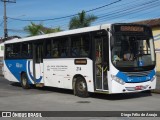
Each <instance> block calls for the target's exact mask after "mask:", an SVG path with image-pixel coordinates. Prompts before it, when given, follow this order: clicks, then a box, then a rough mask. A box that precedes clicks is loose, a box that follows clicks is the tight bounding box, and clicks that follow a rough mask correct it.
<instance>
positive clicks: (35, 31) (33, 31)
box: [24, 22, 62, 36]
mask: <svg viewBox="0 0 160 120" xmlns="http://www.w3.org/2000/svg"><path fill="white" fill-rule="evenodd" d="M24 30H25V31H27V32H28V33H29V34H30V36H35V35H42V34H48V33H55V32H60V31H62V30H61V29H60V27H58V28H54V29H53V28H48V27H44V26H43V25H42V24H35V23H33V22H31V25H28V26H26V27H24Z"/></svg>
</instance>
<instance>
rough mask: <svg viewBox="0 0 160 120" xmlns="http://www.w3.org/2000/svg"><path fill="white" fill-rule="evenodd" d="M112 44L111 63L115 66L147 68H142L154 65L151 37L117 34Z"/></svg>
mask: <svg viewBox="0 0 160 120" xmlns="http://www.w3.org/2000/svg"><path fill="white" fill-rule="evenodd" d="M112 46H113V47H112V63H113V64H114V66H115V67H117V68H127V69H128V68H131V69H133V68H134V69H136V70H140V69H142V68H143V70H147V69H144V68H146V67H149V66H154V65H155V53H154V43H153V38H152V37H149V36H147V37H146V36H134V35H133V34H132V35H125V34H123V35H120V34H119V35H116V36H115V37H114V43H113V45H112Z"/></svg>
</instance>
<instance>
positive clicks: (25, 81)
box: [21, 73, 31, 89]
mask: <svg viewBox="0 0 160 120" xmlns="http://www.w3.org/2000/svg"><path fill="white" fill-rule="evenodd" d="M21 86H22V88H24V89H29V88H30V87H31V86H30V84H29V83H28V77H27V74H26V73H23V74H22V75H21Z"/></svg>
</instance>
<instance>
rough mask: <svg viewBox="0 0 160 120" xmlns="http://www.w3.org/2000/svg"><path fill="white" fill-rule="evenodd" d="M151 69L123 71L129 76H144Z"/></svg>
mask: <svg viewBox="0 0 160 120" xmlns="http://www.w3.org/2000/svg"><path fill="white" fill-rule="evenodd" d="M150 72H151V70H150V71H141V72H123V73H124V74H125V75H127V76H128V77H142V76H147V75H148V74H149V73H150Z"/></svg>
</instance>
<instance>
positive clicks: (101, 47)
mask: <svg viewBox="0 0 160 120" xmlns="http://www.w3.org/2000/svg"><path fill="white" fill-rule="evenodd" d="M107 38H108V37H107V36H104V37H95V38H94V39H95V87H96V90H100V91H103V90H108V79H107V71H108V57H109V56H108V39H107Z"/></svg>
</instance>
